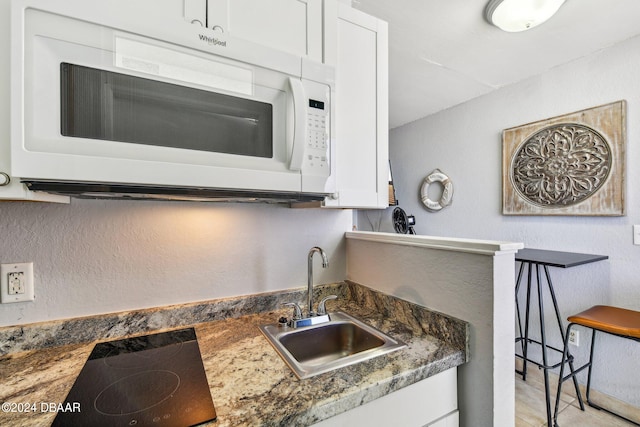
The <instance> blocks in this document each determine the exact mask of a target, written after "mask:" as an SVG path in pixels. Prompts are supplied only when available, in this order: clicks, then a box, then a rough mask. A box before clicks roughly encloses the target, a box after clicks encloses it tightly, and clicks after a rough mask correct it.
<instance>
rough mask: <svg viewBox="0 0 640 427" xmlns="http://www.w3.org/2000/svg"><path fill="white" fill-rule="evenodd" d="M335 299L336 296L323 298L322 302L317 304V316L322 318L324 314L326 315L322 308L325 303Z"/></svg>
mask: <svg viewBox="0 0 640 427" xmlns="http://www.w3.org/2000/svg"><path fill="white" fill-rule="evenodd" d="M337 298H338V296H337V295H329V296H328V297H325V298H323V299H322V301H320V304H318V316H324V315H325V314H327V310H326V309H325V307H324V305H325V303H326V302H327V301H329V300H332V299H337Z"/></svg>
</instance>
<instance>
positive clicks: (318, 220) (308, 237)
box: [0, 200, 352, 326]
mask: <svg viewBox="0 0 640 427" xmlns="http://www.w3.org/2000/svg"><path fill="white" fill-rule="evenodd" d="M351 223H352V213H351V211H350V210H320V209H308V210H307V209H288V208H286V207H281V206H271V205H262V204H260V205H249V204H215V203H182V202H151V201H148V202H146V201H138V202H136V201H97V200H73V201H72V203H71V205H58V204H48V203H33V202H3V203H0V236H2V244H0V262H2V263H12V262H29V261H33V262H34V272H35V293H36V300H35V301H34V302H24V303H15V304H2V305H0V326H6V325H17V324H26V323H31V322H37V321H44V320H52V319H61V318H68V317H76V316H83V315H91V314H99V313H107V312H115V311H122V310H129V309H136V308H145V307H155V306H162V305H167V304H176V303H183V302H190V301H200V300H207V299H211V298H218V297H225V296H233V295H244V294H252V293H257V292H266V291H271V290H278V289H286V288H292V287H299V286H305V285H306V283H307V282H306V280H307V279H306V278H307V253H308V251H309V249H310V248H311V247H312V246H316V245H318V246H320V247H322V248H323V249H325V251H326V252H327V254H328V255H329V262H330V266H329V268H327V269H323V268H321V266H320V261H318V259H316V260H315V262H316V263H317V265H316V268H315V269H314V273H315V283H330V282H335V281H340V280H343V279H344V278H345V274H346V267H345V261H344V258H345V248H344V246H345V245H344V232H345V231H348V230H350V229H351ZM316 258H317V257H316Z"/></svg>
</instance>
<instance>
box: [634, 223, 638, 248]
mask: <svg viewBox="0 0 640 427" xmlns="http://www.w3.org/2000/svg"><path fill="white" fill-rule="evenodd" d="M633 244H634V245H640V225H634V226H633Z"/></svg>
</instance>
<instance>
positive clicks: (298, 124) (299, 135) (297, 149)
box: [289, 77, 307, 171]
mask: <svg viewBox="0 0 640 427" xmlns="http://www.w3.org/2000/svg"><path fill="white" fill-rule="evenodd" d="M289 86H290V87H291V95H292V98H293V117H294V119H293V122H294V124H293V129H294V130H293V144H292V149H291V159H290V161H289V170H292V171H299V170H300V169H302V160H303V158H304V149H305V136H306V135H305V133H306V116H307V114H306V105H305V93H304V86H303V85H302V81H300V80H298V79H295V78H293V77H289Z"/></svg>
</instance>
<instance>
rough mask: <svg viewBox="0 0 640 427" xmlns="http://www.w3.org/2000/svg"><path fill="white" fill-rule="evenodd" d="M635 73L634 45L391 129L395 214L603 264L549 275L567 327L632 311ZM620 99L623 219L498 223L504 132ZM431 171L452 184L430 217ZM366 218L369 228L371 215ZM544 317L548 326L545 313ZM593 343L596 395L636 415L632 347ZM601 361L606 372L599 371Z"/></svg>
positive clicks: (425, 227)
mask: <svg viewBox="0 0 640 427" xmlns="http://www.w3.org/2000/svg"><path fill="white" fill-rule="evenodd" d="M638 70H640V37H636V38H634V39H631V40H628V41H626V42H624V43H621V44H619V45H616V46H614V47H611V48H608V49H606V50H603V51H600V52H598V53H596V54H594V55H591V56H589V57H586V58H583V59H581V60H579V61H576V62H573V63H571V64H568V65H565V66H562V67H558V68H555V69H553V70H551V71H549V72H547V73H545V74H544V75H542V76H539V77H535V78H531V79H528V80H526V81H523V82H520V83H518V84H515V85H512V86H509V87H506V88H503V89H501V90H498V91H496V92H494V93H492V94H489V95H485V96H483V97H480V98H477V99H475V100H472V101H470V102H467V103H465V104H463V105H460V106H457V107H455V108H451V109H449V110H447V111H444V112H441V113H438V114H435V115H432V116H429V117H426V118H424V119H422V120H419V121H416V122H413V123H410V124H408V125H405V126H402V127H400V128H396V129H394V130H392V131H391V135H390V157H391V163H392V167H393V173H394V181H395V185H396V192H397V197H398V199H399V200H400V203H401V207H402V208H404V209H405V211H406V212H407V213H408V214H414V215H415V216H416V222H417V225H416V231H417V232H418V234H427V235H436V236H460V237H469V238H479V239H495V240H508V241H516V242H524V243H525V245H526V246H527V247H533V248H545V249H552V250H565V251H574V252H586V253H597V254H604V255H608V256H609V257H610V259H609V260H608V261H605V262H600V263H596V264H591V265H585V266H580V267H575V268H571V269H567V270H562V269H552V270H551V274H552V277H553V280H554V284H555V290H556V292H557V297H558V300H559V304H560V310H561V315H562V316H563V318H565V319H566V317H567V316H568V315H570V314H573V313H577V312H578V311H580V310H583V309H586V308H588V307H590V306H592V305H594V304H611V305H618V306H621V307H626V308H630V309H635V310H640V246H633V241H632V224H640V194H639V192H638V191H639V190H640V187H639V183H640V167H639V163H638V159H639V158H640V140H639V138H640V78H638ZM620 99H626V100H627V103H628V111H627V124H628V132H627V137H628V138H627V139H628V145H627V175H626V182H627V193H626V203H627V204H626V208H627V214H626V216H624V217H601V218H598V217H514V216H503V215H502V214H501V197H502V196H501V192H502V189H501V182H502V141H501V132H502V130H503V129H506V128H510V127H514V126H518V125H521V124H525V123H530V122H533V121H537V120H541V119H545V118H549V117H554V116H557V115H562V114H565V113H570V112H573V111H578V110H581V109H585V108H590V107H593V106H597V105H602V104H606V103H609V102H613V101H617V100H620ZM435 168H439V169H441V170H442V171H443V172H445V173H446V174H448V175H449V177H450V178H451V179H452V180H453V184H454V188H455V194H454V197H453V204H452V205H451V206H450V207H448V208H446V209H445V210H443V211H441V212H439V213H429V212H428V211H426V209H424V207H422V204H421V203H420V201H419V198H418V193H419V188H420V185H421V182H422V180H423V179H424V177H425V176H427V175H428V174H429V173H430V172H431V171H432V170H433V169H435ZM391 210H392V209H388V210H387V211H386V212H385V213H384V220H383V221H382V229H383V230H385V229H387V230H388V229H389V227H390V225H389V220H388V217H389V215H390V212H391ZM368 215H369V218H370V219H371V220H372V221H371V222H372V223H374V224H376V223H377V215H378V214H377V213H375V212H368ZM358 226H359V229H361V230H366V229H371V226H370V224H369V220H368V219H367V217H366V215H365V213H361V214H360V215H359V218H358ZM546 307H550V304H547V305H546ZM532 315H536V314H535V312H534V313H532ZM546 318H547V319H548V320H549V322H551V320H552V319H553V316H552V313H551V312H548V313H546ZM550 324H552V323H550ZM549 329H550V328H548V330H549ZM552 332H553V334H551V340H552V341H553V342H554V344H558V345H559V344H560V339H559V333H558V332H557V331H556V330H553V331H552ZM583 335H585V334H583ZM581 339H582V343H583V344H582V346H581V347H580V348H579V349H578V353H579V357H580V356H582V357H583V358H584V357H587V353H586V344H587V342H586V340H585V339H584V338H583V336H581ZM599 343H600V345H599V346H598V348H597V350H596V364H597V365H598V366H597V371H596V373H595V374H594V384H593V385H594V387H595V388H596V389H598V390H600V391H603V392H605V393H607V394H611V395H614V396H615V397H617V398H620V399H622V400H625V401H627V402H630V403H632V404H634V405H636V406H640V388H639V386H638V384H640V369H638V365H637V363H638V362H637V361H638V360H640V345H638V344H637V343H633V342H630V341H628V340H619V339H616V338H612V337H603V338H602V340H601V341H599ZM604 358H608V359H609V361H610V362H612V363H608V364H607V365H604V364H603V363H602V361H603V359H604Z"/></svg>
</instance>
